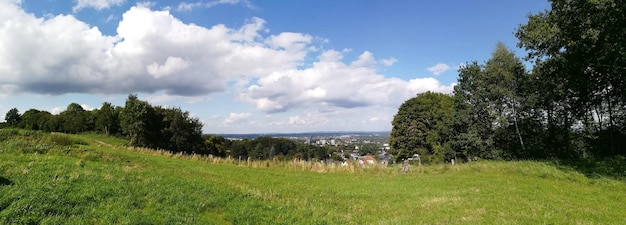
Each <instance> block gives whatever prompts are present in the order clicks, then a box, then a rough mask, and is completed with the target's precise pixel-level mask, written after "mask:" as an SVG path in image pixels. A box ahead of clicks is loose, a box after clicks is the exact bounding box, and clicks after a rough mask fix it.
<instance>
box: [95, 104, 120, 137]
mask: <svg viewBox="0 0 626 225" xmlns="http://www.w3.org/2000/svg"><path fill="white" fill-rule="evenodd" d="M118 124H119V122H118V115H117V113H116V111H115V107H113V105H111V103H109V102H104V103H102V106H101V107H100V109H98V110H97V111H96V127H97V129H98V130H102V132H103V133H104V134H106V135H110V134H111V133H114V132H116V131H117V127H118Z"/></svg>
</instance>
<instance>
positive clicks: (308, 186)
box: [0, 129, 626, 224]
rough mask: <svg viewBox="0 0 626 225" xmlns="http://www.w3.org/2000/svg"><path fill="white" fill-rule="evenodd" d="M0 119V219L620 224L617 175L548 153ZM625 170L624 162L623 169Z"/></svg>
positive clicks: (623, 220) (622, 188)
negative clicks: (489, 156) (340, 160)
mask: <svg viewBox="0 0 626 225" xmlns="http://www.w3.org/2000/svg"><path fill="white" fill-rule="evenodd" d="M123 143H124V141H123V140H120V139H115V138H110V137H104V136H100V135H94V134H88V135H65V134H47V133H42V132H33V131H17V130H6V129H5V130H0V224H477V223H481V224H484V223H487V224H626V209H625V206H626V182H624V180H623V179H619V178H615V177H606V176H602V175H597V176H589V175H583V174H581V173H579V172H577V170H573V169H568V167H563V166H555V164H554V163H550V162H529V161H521V162H487V161H485V162H473V163H468V164H457V165H434V166H423V167H417V166H413V167H412V168H411V170H410V172H409V173H407V174H402V173H399V172H398V168H397V167H390V168H384V167H380V166H377V167H374V168H362V167H360V166H357V165H351V166H349V167H346V168H342V167H335V166H329V165H322V164H319V163H307V162H297V161H294V162H285V163H277V162H246V161H244V162H238V161H233V160H223V159H212V158H208V157H199V156H183V155H173V154H169V153H168V152H157V151H152V150H145V149H130V148H126V147H123V146H122V144H123ZM625 172H626V171H625Z"/></svg>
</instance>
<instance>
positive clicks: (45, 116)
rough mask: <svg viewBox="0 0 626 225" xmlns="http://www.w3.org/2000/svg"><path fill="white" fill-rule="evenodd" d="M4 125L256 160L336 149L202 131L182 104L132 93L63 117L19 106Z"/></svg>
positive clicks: (314, 155)
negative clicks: (163, 104) (160, 103)
mask: <svg viewBox="0 0 626 225" xmlns="http://www.w3.org/2000/svg"><path fill="white" fill-rule="evenodd" d="M5 121H6V122H5V124H4V125H5V126H8V127H14V128H22V129H28V130H42V131H46V132H62V133H85V132H95V133H101V134H105V135H113V136H118V137H123V138H126V139H128V145H129V146H133V147H145V148H152V149H161V150H168V151H172V152H175V153H179V152H182V153H185V154H202V155H209V154H211V155H214V156H218V157H233V158H241V159H248V158H250V159H254V160H268V159H278V160H288V159H293V158H298V159H303V160H312V159H316V160H324V159H328V158H329V157H331V156H332V155H333V154H332V153H333V152H335V150H334V149H331V148H330V147H320V146H314V145H306V144H304V143H299V142H296V141H293V140H289V139H284V138H272V137H258V138H256V139H253V140H229V139H225V138H224V137H221V136H215V135H203V133H202V127H203V124H202V122H200V120H199V119H198V118H195V117H191V116H190V115H189V112H187V111H183V110H181V109H180V108H164V107H161V106H152V105H150V104H149V103H148V102H146V101H142V100H139V99H138V98H137V96H136V95H129V96H128V98H127V100H126V103H125V105H124V107H121V106H113V105H112V104H111V103H109V102H104V103H103V104H102V106H101V107H100V108H98V109H94V110H91V111H89V110H85V109H84V108H83V107H82V106H81V105H79V104H77V103H70V104H69V105H68V106H67V108H66V109H65V110H64V111H62V112H61V113H59V114H58V115H55V114H52V113H50V112H47V111H41V110H37V109H29V110H27V111H25V112H24V114H20V112H19V110H18V109H17V108H12V109H10V110H9V111H8V112H7V113H6V115H5Z"/></svg>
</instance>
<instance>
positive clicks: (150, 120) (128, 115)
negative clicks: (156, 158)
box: [120, 95, 159, 148]
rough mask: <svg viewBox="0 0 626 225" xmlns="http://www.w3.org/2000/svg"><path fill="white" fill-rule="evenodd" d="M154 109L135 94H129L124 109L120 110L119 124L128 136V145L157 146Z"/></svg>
mask: <svg viewBox="0 0 626 225" xmlns="http://www.w3.org/2000/svg"><path fill="white" fill-rule="evenodd" d="M155 116H156V114H155V111H154V108H152V106H151V105H150V104H148V103H147V102H145V101H141V100H139V99H138V98H137V95H129V96H128V99H127V100H126V104H125V107H124V109H122V111H121V112H120V126H121V128H122V131H123V132H124V134H126V135H128V137H129V145H131V146H137V147H150V148H154V147H157V145H156V144H155V143H156V142H157V141H156V135H157V133H158V132H159V130H157V129H155V126H156V124H155V123H156V122H155Z"/></svg>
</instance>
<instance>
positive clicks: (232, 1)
mask: <svg viewBox="0 0 626 225" xmlns="http://www.w3.org/2000/svg"><path fill="white" fill-rule="evenodd" d="M240 3H241V4H243V5H244V6H246V7H248V8H254V6H253V5H252V3H250V2H249V1H247V0H216V1H199V2H194V3H188V2H181V3H180V4H178V7H176V10H177V11H191V10H193V9H194V8H211V7H214V6H218V5H226V4H228V5H236V4H240Z"/></svg>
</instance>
